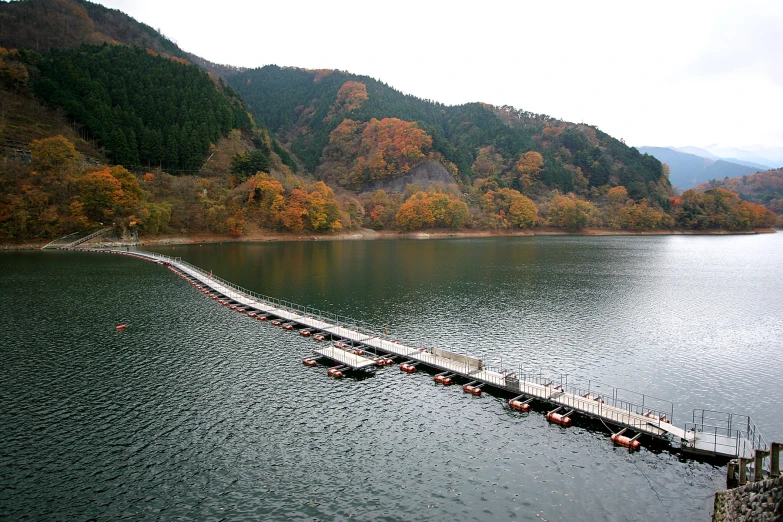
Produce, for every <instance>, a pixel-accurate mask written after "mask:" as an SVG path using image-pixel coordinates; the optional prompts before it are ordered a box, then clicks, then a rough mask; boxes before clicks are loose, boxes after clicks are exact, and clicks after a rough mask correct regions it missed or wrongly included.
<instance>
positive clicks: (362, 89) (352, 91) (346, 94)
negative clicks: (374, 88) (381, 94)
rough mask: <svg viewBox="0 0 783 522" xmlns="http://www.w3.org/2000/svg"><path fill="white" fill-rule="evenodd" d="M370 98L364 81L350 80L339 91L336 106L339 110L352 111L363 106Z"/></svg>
mask: <svg viewBox="0 0 783 522" xmlns="http://www.w3.org/2000/svg"><path fill="white" fill-rule="evenodd" d="M368 99H370V97H369V95H368V94H367V86H366V85H365V84H363V83H362V82H354V81H350V80H349V81H347V82H345V83H344V84H343V86H342V87H340V90H339V91H337V100H336V101H335V106H336V108H337V112H341V113H342V112H350V111H353V110H356V109H358V108H359V107H361V106H362V104H363V103H364V102H366V101H367V100H368Z"/></svg>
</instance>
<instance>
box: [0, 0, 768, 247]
mask: <svg viewBox="0 0 783 522" xmlns="http://www.w3.org/2000/svg"><path fill="white" fill-rule="evenodd" d="M7 29H8V30H7ZM3 45H7V46H8V48H5V47H3ZM193 63H195V64H197V65H198V66H197V65H193ZM199 67H200V68H199ZM207 71H209V72H207ZM220 76H222V77H225V78H227V79H228V81H230V82H231V84H232V85H233V87H232V86H229V85H228V84H227V83H226V81H225V80H223V79H222V78H220ZM235 89H236V90H235ZM236 91H241V94H242V95H243V96H244V97H245V99H246V100H247V101H248V102H249V104H248V105H245V102H244V101H243V100H242V98H240V97H239V94H238V93H237V92H236ZM42 104H44V105H42ZM247 107H251V108H252V112H253V113H254V115H255V120H254V118H253V117H251V116H250V115H249V114H248V111H247ZM256 122H258V124H257V123H256ZM264 125H266V127H264ZM267 128H269V129H271V130H272V131H273V132H272V133H270V132H268V131H267ZM275 135H277V136H279V137H280V141H278V139H277V138H276V137H275ZM0 138H2V143H0V150H1V151H2V158H1V160H2V162H3V169H0V238H4V239H12V240H25V239H30V238H51V237H54V236H57V235H62V234H65V233H69V232H74V231H77V230H80V229H84V228H87V227H90V226H94V225H97V224H98V223H105V222H111V223H116V225H117V227H118V228H119V229H121V230H124V231H127V232H140V233H142V234H157V233H178V234H193V233H200V232H212V233H218V234H231V235H241V234H243V233H245V231H246V230H248V229H249V230H253V229H256V230H257V229H266V230H278V231H287V232H291V233H299V232H303V231H307V232H308V233H318V232H333V231H340V230H343V229H356V228H359V227H371V228H375V229H391V230H419V229H427V228H450V229H454V230H456V229H462V228H476V229H485V230H487V229H488V230H503V229H525V228H530V227H536V226H549V227H556V228H562V229H566V230H571V231H574V230H579V229H583V228H586V227H607V228H613V229H623V230H634V231H640V230H653V229H671V228H675V227H679V228H693V229H710V228H717V229H730V230H747V229H750V228H756V227H766V226H769V225H770V223H772V222H773V221H774V215H772V214H771V213H770V212H769V211H768V210H767V209H765V208H763V207H761V206H760V205H754V204H752V203H748V202H746V201H741V200H740V199H739V198H738V197H736V195H733V194H731V193H729V192H727V191H725V190H722V189H713V190H709V191H707V192H706V193H703V194H702V193H697V192H695V191H689V192H688V193H686V194H684V195H683V196H682V197H681V198H672V197H670V196H671V193H670V190H671V187H670V184H669V180H668V168H667V167H666V165H662V164H661V163H660V162H659V161H658V160H657V159H655V158H654V157H652V156H650V155H647V154H641V153H640V152H639V151H638V150H637V149H634V148H631V147H628V146H626V145H625V144H624V143H623V142H621V141H618V140H616V139H614V138H612V137H611V136H609V135H607V134H605V133H603V132H601V131H600V130H599V129H597V128H595V127H591V126H589V125H584V124H573V123H568V122H564V121H561V120H557V119H554V118H551V117H548V116H545V115H537V114H531V113H527V112H524V111H519V110H516V109H514V108H512V107H508V106H504V107H493V106H489V105H486V104H481V103H471V104H465V105H460V106H445V105H443V104H439V103H436V102H432V101H428V100H422V99H419V98H416V97H414V96H408V95H404V94H402V93H400V92H398V91H396V90H394V89H393V88H391V87H389V86H387V85H385V84H383V83H381V82H379V81H377V80H374V79H372V78H368V77H365V76H358V75H354V74H350V73H347V72H340V71H332V70H316V71H309V70H303V69H297V68H280V67H277V66H267V67H264V68H261V69H255V70H241V69H239V68H235V67H231V66H221V65H217V64H213V63H211V62H208V61H206V60H203V59H200V58H198V57H195V56H193V55H189V54H186V53H184V52H183V51H181V50H180V49H179V48H178V47H177V46H176V45H175V44H173V43H172V42H170V41H168V40H167V39H165V38H164V37H163V36H162V35H161V34H159V33H158V32H157V31H154V30H153V29H151V28H149V27H148V26H145V25H144V24H140V23H138V22H136V21H135V20H133V19H132V18H130V17H127V16H126V15H124V14H123V13H121V12H119V11H115V10H110V9H106V8H104V7H102V6H100V5H97V4H92V3H90V2H87V1H85V0H20V1H17V2H13V3H11V4H8V3H2V2H0ZM281 141H282V144H281ZM283 145H287V146H288V147H290V152H289V149H287V148H286V147H285V146H283ZM107 163H112V164H113V165H108V164H107Z"/></svg>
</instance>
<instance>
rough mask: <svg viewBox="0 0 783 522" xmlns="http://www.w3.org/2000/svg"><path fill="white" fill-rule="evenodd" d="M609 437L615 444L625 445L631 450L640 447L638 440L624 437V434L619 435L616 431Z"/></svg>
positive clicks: (637, 449) (636, 449)
mask: <svg viewBox="0 0 783 522" xmlns="http://www.w3.org/2000/svg"><path fill="white" fill-rule="evenodd" d="M611 439H612V442H614V443H615V444H617V445H619V446H623V447H626V448H628V449H629V450H631V451H639V448H641V447H642V444H641V443H640V442H639V441H638V440H636V439H632V438H630V437H626V436H625V435H620V434H618V433H615V434H613V435H612V436H611Z"/></svg>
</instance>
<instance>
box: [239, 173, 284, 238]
mask: <svg viewBox="0 0 783 522" xmlns="http://www.w3.org/2000/svg"><path fill="white" fill-rule="evenodd" d="M248 183H249V184H250V194H249V197H248V206H249V207H251V208H253V207H255V208H257V209H259V218H260V219H259V221H260V224H261V226H264V227H269V228H275V227H277V226H278V225H279V224H280V214H281V212H282V211H283V209H284V208H285V204H286V203H285V197H284V196H283V194H284V193H285V189H284V188H283V184H282V183H280V182H279V181H277V180H276V179H274V178H273V177H272V176H270V175H269V174H264V173H259V174H256V175H255V176H253V177H252V178H250V179H249V180H248Z"/></svg>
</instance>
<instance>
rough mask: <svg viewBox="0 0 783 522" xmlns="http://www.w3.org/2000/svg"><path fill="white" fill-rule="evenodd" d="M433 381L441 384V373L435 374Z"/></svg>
mask: <svg viewBox="0 0 783 522" xmlns="http://www.w3.org/2000/svg"><path fill="white" fill-rule="evenodd" d="M435 382H437V383H438V384H443V376H442V375H436V376H435Z"/></svg>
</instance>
